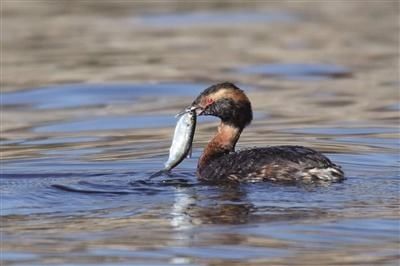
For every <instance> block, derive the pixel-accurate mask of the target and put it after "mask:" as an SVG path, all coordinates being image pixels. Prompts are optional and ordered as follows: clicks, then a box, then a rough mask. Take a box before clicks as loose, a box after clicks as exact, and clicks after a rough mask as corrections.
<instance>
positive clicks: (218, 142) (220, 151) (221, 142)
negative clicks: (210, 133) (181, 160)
mask: <svg viewBox="0 0 400 266" xmlns="http://www.w3.org/2000/svg"><path fill="white" fill-rule="evenodd" d="M241 133H242V129H241V128H237V127H234V126H232V125H228V124H224V123H223V122H221V124H219V126H218V131H217V134H215V136H214V137H213V138H212V140H211V141H210V142H209V143H208V145H207V146H206V148H205V149H204V152H203V154H202V156H201V157H200V160H199V165H198V167H199V168H202V167H204V166H206V165H207V164H208V163H210V162H211V161H212V160H214V159H216V158H218V157H220V156H222V155H224V154H227V153H229V152H233V151H235V146H236V143H237V141H238V139H239V137H240V134H241Z"/></svg>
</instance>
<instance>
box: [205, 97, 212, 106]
mask: <svg viewBox="0 0 400 266" xmlns="http://www.w3.org/2000/svg"><path fill="white" fill-rule="evenodd" d="M206 102H207V105H210V104H212V103H213V102H214V100H213V99H211V98H207V100H206Z"/></svg>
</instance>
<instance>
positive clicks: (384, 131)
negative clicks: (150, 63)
mask: <svg viewBox="0 0 400 266" xmlns="http://www.w3.org/2000/svg"><path fill="white" fill-rule="evenodd" d="M205 87H207V85H204V84H197V83H193V84H180V83H178V84H172V83H168V84H112V85H111V84H108V85H96V84H92V85H82V84H72V85H62V86H52V87H48V88H32V89H27V90H24V91H21V92H13V93H4V94H3V95H2V98H3V101H2V107H5V109H3V110H4V111H6V112H7V111H8V110H11V111H12V112H14V111H16V110H17V111H18V112H19V113H18V114H17V115H16V116H15V114H13V115H14V117H16V118H18V119H21V121H25V120H26V121H28V122H29V121H32V122H29V123H28V125H29V126H26V127H16V128H15V129H13V131H12V130H11V131H5V132H4V133H5V135H4V137H3V139H2V144H1V145H2V149H3V150H4V151H6V152H7V153H5V156H3V158H2V164H1V178H0V182H1V187H0V192H1V218H2V227H3V234H2V241H3V243H4V244H5V246H4V248H3V251H2V260H3V261H4V262H6V263H7V264H8V265H46V263H47V262H46V261H49V260H52V259H54V258H58V259H60V261H68V262H69V263H65V264H63V263H59V264H57V265H81V264H82V262H83V261H84V262H85V264H88V265H132V264H137V265H144V264H148V265H169V264H170V265H173V264H181V265H199V264H203V263H213V262H215V261H223V262H224V263H225V262H226V263H233V262H235V263H239V264H240V265H245V264H246V263H248V262H249V261H254V260H260V261H269V260H284V261H286V262H288V261H290V258H291V257H292V256H294V255H296V256H303V255H302V254H308V255H307V256H310V257H307V258H310V260H314V259H315V258H314V257H313V255H312V254H314V252H316V251H317V252H319V253H323V254H327V256H328V257H330V256H331V255H329V254H331V253H332V254H346V252H347V251H349V250H350V251H352V256H360V257H363V258H364V257H365V256H369V255H370V254H373V258H374V259H376V260H380V259H383V260H387V261H388V262H389V264H393V263H394V262H395V261H396V258H398V255H399V254H398V236H399V226H400V225H399V221H398V203H399V189H400V187H399V184H400V182H399V171H398V169H399V142H398V139H397V137H396V136H397V133H398V128H397V127H396V126H394V125H391V124H390V123H382V124H376V122H373V123H369V122H364V123H357V124H353V125H351V124H348V123H347V124H346V123H338V122H336V123H335V122H332V123H330V124H329V123H328V124H325V125H321V124H318V121H319V120H316V121H317V122H314V123H312V122H310V123H309V124H307V125H306V124H305V125H303V126H302V127H299V124H298V123H296V124H290V123H280V122H281V121H280V116H279V115H275V116H272V115H270V113H269V112H264V111H262V109H257V111H256V112H255V114H256V115H255V120H257V121H258V123H257V125H256V126H254V127H251V126H250V127H249V128H248V129H247V130H246V131H245V133H244V134H243V138H242V139H241V140H240V142H239V148H241V147H248V146H251V145H252V143H255V142H256V143H258V142H259V141H260V138H262V141H261V142H262V143H263V145H265V144H266V145H268V144H269V143H299V142H304V141H306V142H307V145H310V146H312V147H314V148H316V149H318V150H321V151H322V152H324V153H325V154H326V155H327V156H328V157H330V158H331V159H332V160H333V161H334V162H336V163H338V164H340V165H342V167H343V169H344V171H345V173H346V177H347V179H346V180H345V181H344V182H342V183H334V184H293V185H290V186H287V185H281V184H273V183H257V184H242V185H238V186H212V185H206V184H202V183H201V182H199V181H198V180H197V178H196V176H195V169H196V165H197V159H198V158H199V156H200V154H201V152H202V148H203V146H204V144H205V143H206V142H205V141H204V140H202V138H201V136H206V137H207V139H208V138H209V137H210V136H211V135H212V134H213V132H214V128H215V119H199V129H198V130H197V133H196V138H195V149H194V153H193V158H191V159H186V160H185V161H184V162H183V163H182V164H180V165H179V166H178V167H177V168H176V169H174V170H173V171H172V173H171V175H169V176H168V175H164V176H161V177H158V178H155V179H152V180H149V179H148V177H149V176H150V175H151V174H152V173H154V172H155V171H157V170H159V169H161V168H162V167H163V163H164V162H165V160H166V159H167V153H168V148H169V145H170V143H171V136H172V132H173V127H174V124H175V122H176V118H175V117H174V114H175V113H177V112H178V111H180V110H181V108H183V107H185V106H186V105H187V104H189V103H190V102H191V100H192V99H193V98H194V97H195V96H196V95H197V94H198V93H199V92H200V91H201V90H202V89H203V88H205ZM245 87H246V86H245ZM252 92H256V93H262V92H264V90H262V89H259V90H257V89H253V90H252V91H250V92H249V93H250V94H251V93H252ZM159 95H163V97H164V99H166V100H165V101H161V102H160V101H159V102H158V103H159V105H158V106H157V108H152V106H151V104H150V105H149V102H150V103H151V102H152V99H153V98H154V99H157V98H158V97H159ZM324 97H328V98H332V100H335V97H336V96H335V94H329V95H325V96H324ZM144 98H145V99H147V100H146V101H142V100H141V99H144ZM305 98H308V96H305ZM74 99H79V100H78V101H75V100H74ZM315 101H319V98H318V97H316V98H315ZM132 105H134V107H135V108H138V110H141V111H140V112H136V111H135V110H136V109H130V108H131V107H132ZM385 105H386V104H385ZM110 106H111V107H112V108H117V109H110ZM115 106H116V107H115ZM75 107H79V108H81V109H82V110H84V111H82V112H80V113H79V115H76V113H75V112H76V108H75ZM7 108H8V109H7ZM316 108H318V107H316ZM114 110H116V111H114ZM383 110H386V111H383ZM272 111H275V114H276V112H277V111H276V110H271V112H272ZM48 112H54V113H53V114H54V115H52V116H50V118H52V119H51V120H50V121H49V120H48V119H49V118H48V116H47V114H48ZM110 112H111V114H110ZM376 112H377V113H379V115H381V114H382V112H387V113H388V116H389V117H390V116H391V115H392V114H391V112H392V110H391V109H380V110H377V111H376ZM60 113H61V114H62V116H60V117H59V119H57V117H58V116H57V115H59V114H60ZM10 114H11V113H10ZM38 114H41V115H42V116H43V118H42V120H40V119H38V116H37V115H38ZM30 118H35V119H34V120H31V119H30ZM268 123H272V124H274V123H276V124H275V126H274V127H273V129H271V128H270V127H269V124H268ZM276 125H281V126H279V127H277V126H276ZM10 132H11V133H10ZM246 132H248V133H253V135H250V134H248V135H246ZM21 239H24V243H26V244H24V245H21ZM65 250H68V252H65ZM371 252H373V253H371ZM346 256H347V255H346ZM365 258H367V257H365ZM368 258H369V257H368ZM304 259H305V258H304ZM360 261H361V262H362V263H368V260H366V259H360ZM198 262H200V263H198ZM288 263H289V262H288Z"/></svg>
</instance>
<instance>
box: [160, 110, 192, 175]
mask: <svg viewBox="0 0 400 266" xmlns="http://www.w3.org/2000/svg"><path fill="white" fill-rule="evenodd" d="M178 115H179V116H180V118H179V120H178V122H177V123H176V127H175V132H174V137H173V139H172V144H171V147H170V149H169V157H168V160H167V161H166V162H165V164H164V170H165V171H169V170H171V169H172V168H174V167H175V166H177V165H178V164H180V163H181V162H182V161H183V160H184V159H185V157H186V156H188V155H189V156H190V155H191V149H192V142H193V137H194V132H195V129H196V112H195V111H193V110H185V111H184V112H183V114H178Z"/></svg>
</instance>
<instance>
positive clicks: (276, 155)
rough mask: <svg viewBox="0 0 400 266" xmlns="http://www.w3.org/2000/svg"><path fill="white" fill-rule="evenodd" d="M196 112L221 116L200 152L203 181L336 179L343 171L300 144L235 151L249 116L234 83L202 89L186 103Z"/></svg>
mask: <svg viewBox="0 0 400 266" xmlns="http://www.w3.org/2000/svg"><path fill="white" fill-rule="evenodd" d="M188 110H194V111H195V112H196V113H197V115H211V116H216V117H219V118H220V119H221V123H220V125H219V126H218V130H217V133H216V134H215V136H214V137H213V138H212V139H211V141H210V142H209V143H208V145H207V146H206V148H205V149H204V152H203V154H202V155H201V157H200V159H199V162H198V167H197V175H198V177H199V179H200V180H203V181H207V182H225V181H237V182H255V181H282V182H292V181H312V180H322V181H340V180H342V179H344V173H343V171H342V170H341V168H340V166H338V165H336V164H334V163H332V162H331V161H330V160H329V159H328V158H327V157H326V156H324V155H323V154H322V153H320V152H317V151H315V150H313V149H310V148H306V147H302V146H273V147H264V148H254V149H246V150H243V151H238V152H236V151H235V146H236V143H237V141H238V139H239V137H240V134H241V133H242V131H243V129H244V128H245V127H246V126H247V125H249V124H250V122H251V121H252V119H253V113H252V108H251V103H250V101H249V99H248V98H247V96H246V95H245V93H244V92H243V91H242V90H241V89H239V88H238V87H236V86H235V85H234V84H232V83H229V82H225V83H220V84H216V85H213V86H211V87H209V88H207V89H205V90H204V91H203V92H202V93H201V94H200V95H199V96H198V97H197V98H196V99H195V100H194V101H193V103H192V104H191V105H190V106H189V108H188Z"/></svg>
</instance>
